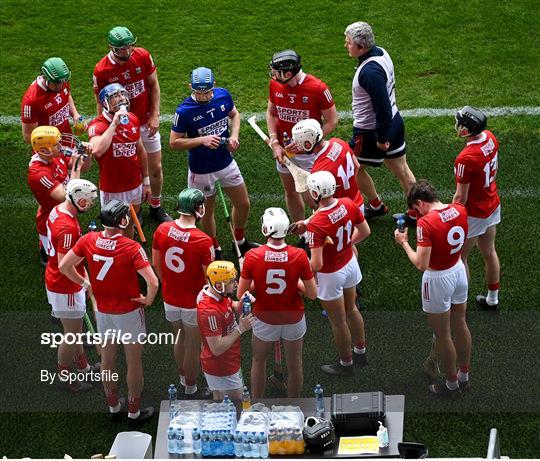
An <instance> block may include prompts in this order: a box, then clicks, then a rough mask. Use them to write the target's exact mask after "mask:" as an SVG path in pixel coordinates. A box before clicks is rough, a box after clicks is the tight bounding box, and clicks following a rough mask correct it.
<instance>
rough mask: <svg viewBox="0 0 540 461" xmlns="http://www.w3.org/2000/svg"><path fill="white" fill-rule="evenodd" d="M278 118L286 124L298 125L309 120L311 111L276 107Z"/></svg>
mask: <svg viewBox="0 0 540 461" xmlns="http://www.w3.org/2000/svg"><path fill="white" fill-rule="evenodd" d="M276 109H277V112H278V118H279V119H280V120H282V121H284V122H289V123H298V122H299V121H301V120H306V119H308V118H309V110H302V109H291V108H290V107H281V106H276Z"/></svg>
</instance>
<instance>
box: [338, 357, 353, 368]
mask: <svg viewBox="0 0 540 461" xmlns="http://www.w3.org/2000/svg"><path fill="white" fill-rule="evenodd" d="M339 363H340V364H341V365H343V366H344V367H350V366H352V364H353V361H352V359H351V360H349V361H348V362H345V361H344V360H341V359H339Z"/></svg>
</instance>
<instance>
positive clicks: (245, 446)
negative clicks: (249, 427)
mask: <svg viewBox="0 0 540 461" xmlns="http://www.w3.org/2000/svg"><path fill="white" fill-rule="evenodd" d="M242 451H243V456H244V458H251V444H250V443H249V434H248V433H247V432H246V431H244V432H243V433H242Z"/></svg>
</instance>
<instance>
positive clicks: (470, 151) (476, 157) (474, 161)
mask: <svg viewBox="0 0 540 461" xmlns="http://www.w3.org/2000/svg"><path fill="white" fill-rule="evenodd" d="M498 151H499V143H498V141H497V138H496V137H495V136H494V134H493V133H492V132H491V131H489V130H484V131H483V132H482V133H481V135H480V137H479V139H477V140H473V141H469V142H468V143H467V145H466V146H465V148H464V149H463V150H462V151H461V152H460V153H459V155H458V156H457V158H456V161H455V164H454V175H455V177H456V182H458V183H464V184H469V194H468V197H467V203H466V204H465V207H466V208H467V213H468V214H469V216H473V217H475V218H487V217H488V216H490V215H491V214H492V213H493V212H494V211H495V209H496V208H497V207H498V206H499V203H500V202H501V201H500V199H499V194H498V193H497V184H496V183H495V176H496V175H497V167H498Z"/></svg>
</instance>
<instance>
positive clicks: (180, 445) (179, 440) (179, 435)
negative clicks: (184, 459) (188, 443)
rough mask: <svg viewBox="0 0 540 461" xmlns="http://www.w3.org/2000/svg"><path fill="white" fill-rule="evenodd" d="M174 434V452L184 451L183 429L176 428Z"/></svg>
mask: <svg viewBox="0 0 540 461" xmlns="http://www.w3.org/2000/svg"><path fill="white" fill-rule="evenodd" d="M175 436H176V453H183V451H184V431H183V430H182V429H181V428H177V429H176V431H175Z"/></svg>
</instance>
